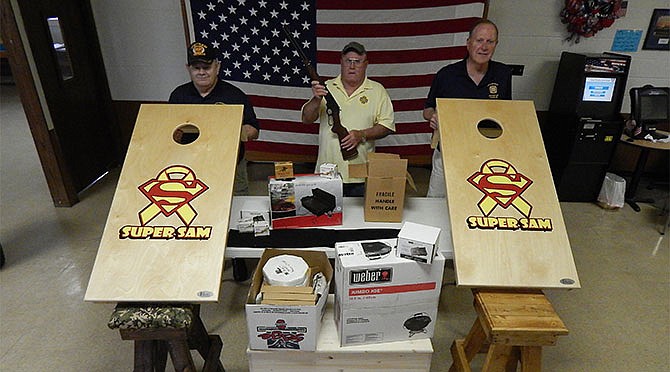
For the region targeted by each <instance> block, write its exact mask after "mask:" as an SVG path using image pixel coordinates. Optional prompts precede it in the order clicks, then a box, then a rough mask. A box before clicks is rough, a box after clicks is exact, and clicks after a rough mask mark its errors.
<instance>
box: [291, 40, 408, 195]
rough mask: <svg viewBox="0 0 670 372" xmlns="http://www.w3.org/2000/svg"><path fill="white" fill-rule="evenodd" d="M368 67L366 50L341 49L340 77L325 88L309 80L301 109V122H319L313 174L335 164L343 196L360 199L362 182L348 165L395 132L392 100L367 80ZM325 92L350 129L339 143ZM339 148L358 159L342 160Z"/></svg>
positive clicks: (364, 157) (357, 47)
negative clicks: (308, 91)
mask: <svg viewBox="0 0 670 372" xmlns="http://www.w3.org/2000/svg"><path fill="white" fill-rule="evenodd" d="M367 68H368V59H367V52H366V51H365V47H363V45H361V44H359V43H357V42H355V41H352V42H351V43H349V44H347V45H346V46H345V47H344V49H342V58H341V60H340V75H338V76H337V77H336V78H334V79H330V80H328V81H326V86H323V85H321V83H319V82H318V81H312V94H313V97H312V98H311V99H310V100H309V101H307V103H305V104H304V105H303V106H302V122H303V123H307V124H310V123H314V122H315V121H316V120H317V119H319V122H320V127H319V156H318V158H317V160H316V171H317V172H318V169H319V166H320V165H321V164H323V163H334V164H337V169H338V170H339V172H340V173H341V174H342V180H343V182H344V195H345V196H363V194H364V193H365V183H364V182H365V179H363V178H351V177H349V163H351V164H359V163H365V162H366V161H367V158H368V156H367V154H368V152H373V151H374V150H375V142H374V140H376V139H380V138H383V137H386V136H387V135H389V134H391V133H393V132H395V119H394V116H393V105H392V104H391V98H390V97H389V95H388V93H387V92H386V89H384V87H383V86H382V85H381V84H379V83H378V82H376V81H372V80H370V79H368V78H367V76H366V70H367ZM326 87H327V90H326ZM328 92H330V93H331V94H332V95H333V97H334V98H335V100H336V101H337V104H338V105H339V106H340V119H341V122H342V125H343V126H344V127H345V128H347V129H348V130H349V134H348V135H347V136H346V137H344V138H343V139H342V142H341V143H340V140H339V139H338V137H337V134H335V133H333V132H332V131H331V130H330V128H331V126H332V123H330V122H329V118H328V114H327V113H326V100H324V99H323V97H325V96H326V95H327V94H328ZM340 148H344V149H346V150H351V149H354V148H356V149H357V150H358V156H357V157H355V158H354V159H351V160H344V159H343V157H342V153H341V151H340Z"/></svg>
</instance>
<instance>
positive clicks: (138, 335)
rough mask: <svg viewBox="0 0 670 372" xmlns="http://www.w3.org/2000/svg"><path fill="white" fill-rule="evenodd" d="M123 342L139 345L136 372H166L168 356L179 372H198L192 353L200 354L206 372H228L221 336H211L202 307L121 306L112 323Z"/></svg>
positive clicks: (189, 305)
mask: <svg viewBox="0 0 670 372" xmlns="http://www.w3.org/2000/svg"><path fill="white" fill-rule="evenodd" d="M108 326H109V327H110V328H119V332H120V333H121V339H123V340H133V341H135V358H134V369H133V371H134V372H158V371H160V372H164V371H165V366H166V364H167V355H168V353H169V354H170V357H171V360H172V365H173V366H174V369H175V371H178V372H195V365H194V363H193V358H192V357H191V350H198V352H199V353H200V355H201V356H202V358H203V359H204V361H205V363H204V365H203V369H202V371H203V372H224V369H223V364H221V360H220V359H219V356H220V354H221V349H222V348H223V343H222V341H221V337H220V336H219V335H208V334H207V330H206V329H205V325H204V324H203V323H202V319H200V305H197V304H181V305H175V306H173V305H156V304H119V305H118V306H117V307H116V309H115V310H114V312H113V313H112V316H111V319H110V321H109V323H108Z"/></svg>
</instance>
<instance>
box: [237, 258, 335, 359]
mask: <svg viewBox="0 0 670 372" xmlns="http://www.w3.org/2000/svg"><path fill="white" fill-rule="evenodd" d="M282 254H291V255H296V256H300V257H302V258H303V259H304V260H305V261H306V262H307V264H308V265H309V267H310V269H311V270H312V272H314V273H317V272H321V273H323V274H324V276H325V277H326V280H327V282H328V284H330V281H331V279H332V277H333V268H332V267H331V265H330V261H328V256H327V255H326V253H325V252H319V251H309V250H303V249H301V250H290V249H266V250H265V251H263V255H262V256H261V258H260V260H259V262H258V266H257V267H256V271H255V272H254V276H253V278H252V281H251V287H250V288H249V294H248V296H247V301H246V304H245V306H244V307H245V312H246V318H247V333H248V335H249V348H250V349H254V350H281V349H290V350H303V351H314V350H316V341H317V339H318V337H319V332H320V329H321V319H322V318H323V313H324V310H325V307H326V301H327V299H328V296H326V295H323V296H320V297H319V298H318V300H317V302H316V305H264V304H257V303H256V296H257V295H258V293H259V292H260V290H261V286H262V285H263V271H262V270H263V265H264V264H265V262H267V260H268V259H270V258H271V257H274V256H278V255H282Z"/></svg>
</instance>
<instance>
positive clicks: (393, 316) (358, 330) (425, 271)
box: [335, 223, 445, 346]
mask: <svg viewBox="0 0 670 372" xmlns="http://www.w3.org/2000/svg"><path fill="white" fill-rule="evenodd" d="M412 225H414V226H411V227H409V226H407V223H405V225H404V226H403V229H402V230H401V233H400V235H399V237H398V239H382V240H368V241H357V242H343V243H337V244H336V245H335V251H336V254H337V257H336V263H335V322H336V325H337V330H338V333H339V336H340V345H341V346H350V345H361V344H372V343H380V342H391V341H406V340H412V339H421V338H430V337H432V336H433V333H434V329H435V322H436V319H437V308H438V304H439V299H440V290H441V285H442V275H443V273H444V260H445V259H444V256H442V255H441V254H440V253H439V252H436V242H437V235H438V234H439V229H437V228H433V227H430V226H424V225H417V224H412ZM406 227H407V228H406ZM416 228H421V229H427V230H429V231H430V232H432V233H433V234H428V235H426V237H430V238H428V239H424V240H423V241H422V240H416V239H413V240H407V239H405V238H402V237H401V236H402V235H403V232H404V233H405V234H408V233H409V234H411V233H412V232H413V231H415V229H416ZM434 230H436V231H434ZM403 240H404V243H403V244H404V247H405V248H406V249H407V251H408V252H410V253H412V252H414V253H415V254H414V255H411V257H410V256H408V257H407V258H403V257H400V253H399V252H400V250H399V248H400V242H401V241H403ZM426 240H427V241H426ZM417 251H420V252H419V253H418V254H417Z"/></svg>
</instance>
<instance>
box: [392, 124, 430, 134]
mask: <svg viewBox="0 0 670 372" xmlns="http://www.w3.org/2000/svg"><path fill="white" fill-rule="evenodd" d="M432 131H433V130H432V129H430V126H429V125H428V122H427V121H422V122H418V123H397V124H396V126H395V133H396V134H412V133H431V132H432Z"/></svg>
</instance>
